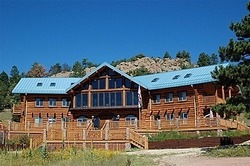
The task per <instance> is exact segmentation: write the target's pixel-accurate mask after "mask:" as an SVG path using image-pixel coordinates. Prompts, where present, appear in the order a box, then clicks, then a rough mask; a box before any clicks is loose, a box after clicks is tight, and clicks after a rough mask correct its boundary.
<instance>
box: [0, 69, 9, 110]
mask: <svg viewBox="0 0 250 166" xmlns="http://www.w3.org/2000/svg"><path fill="white" fill-rule="evenodd" d="M10 106H11V105H10V96H9V76H8V75H7V74H6V73H5V72H4V71H3V72H2V73H1V74H0V109H4V108H10Z"/></svg>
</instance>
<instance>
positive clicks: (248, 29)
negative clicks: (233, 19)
mask: <svg viewBox="0 0 250 166" xmlns="http://www.w3.org/2000/svg"><path fill="white" fill-rule="evenodd" d="M247 8H248V15H246V16H245V17H244V18H243V19H242V20H241V22H238V23H231V25H230V29H231V30H232V31H233V32H234V33H235V35H236V36H237V39H238V40H233V39H230V41H229V43H228V45H227V46H225V47H220V48H219V56H220V58H221V60H222V62H223V61H229V62H237V64H235V63H233V64H232V65H230V66H227V67H225V68H223V67H219V68H216V69H215V71H214V72H213V73H212V76H213V77H214V78H216V79H218V83H219V85H221V86H222V85H224V86H225V88H228V87H230V86H238V87H239V90H240V91H241V95H238V96H234V97H232V98H230V99H229V100H227V102H226V104H220V105H217V106H216V107H214V109H215V110H216V111H217V112H220V113H221V112H223V113H224V114H227V115H228V116H227V117H229V116H230V115H235V114H239V113H241V112H243V111H250V79H249V73H250V2H249V3H248V4H247Z"/></svg>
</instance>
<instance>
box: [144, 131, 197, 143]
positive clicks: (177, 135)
mask: <svg viewBox="0 0 250 166" xmlns="http://www.w3.org/2000/svg"><path fill="white" fill-rule="evenodd" d="M148 138H149V141H151V142H157V141H165V140H171V139H192V138H197V135H194V134H187V133H182V132H177V131H169V132H160V133H158V134H156V135H152V136H151V135H148Z"/></svg>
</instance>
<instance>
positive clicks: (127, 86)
mask: <svg viewBox="0 0 250 166" xmlns="http://www.w3.org/2000/svg"><path fill="white" fill-rule="evenodd" d="M131 84H132V83H131V81H130V80H129V79H125V87H126V88H131Z"/></svg>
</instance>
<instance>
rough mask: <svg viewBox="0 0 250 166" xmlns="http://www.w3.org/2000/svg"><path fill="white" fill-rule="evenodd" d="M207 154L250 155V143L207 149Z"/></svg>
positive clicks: (223, 155) (214, 155)
mask: <svg viewBox="0 0 250 166" xmlns="http://www.w3.org/2000/svg"><path fill="white" fill-rule="evenodd" d="M205 155H206V156H212V157H250V145H245V146H224V147H218V148H214V149H207V151H206V152H205Z"/></svg>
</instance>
